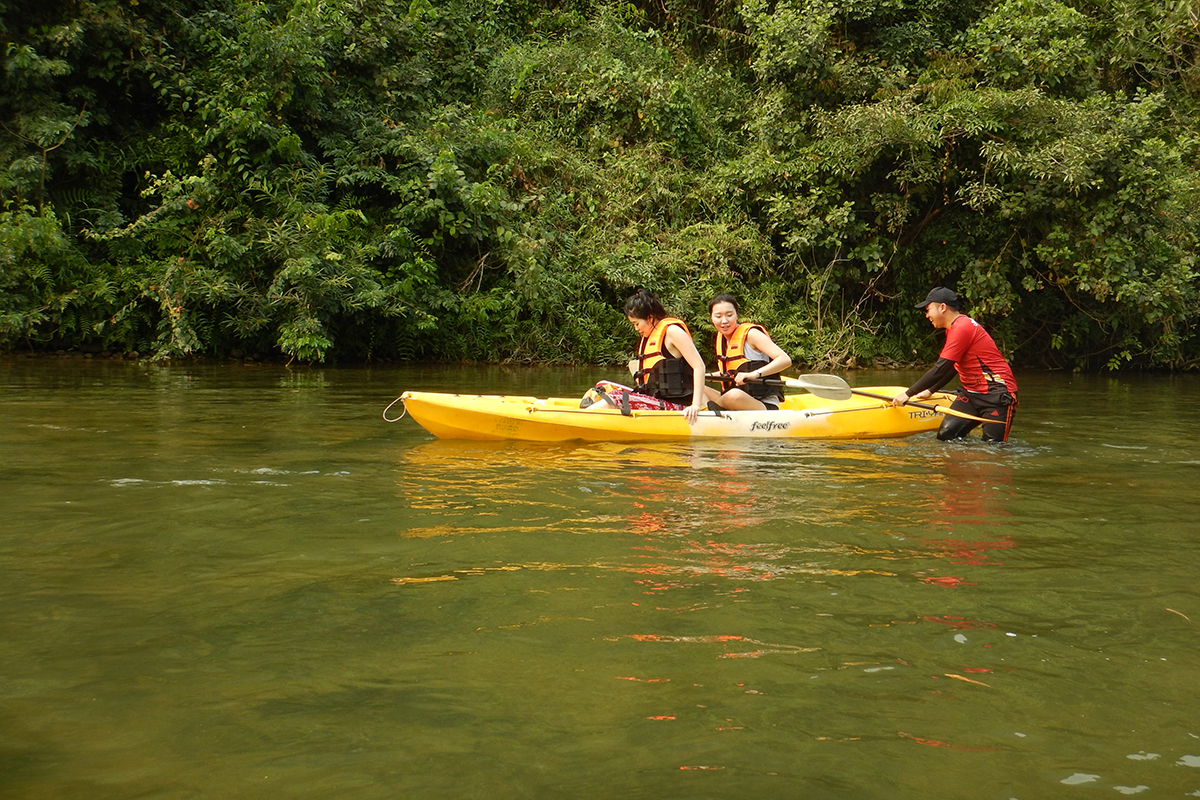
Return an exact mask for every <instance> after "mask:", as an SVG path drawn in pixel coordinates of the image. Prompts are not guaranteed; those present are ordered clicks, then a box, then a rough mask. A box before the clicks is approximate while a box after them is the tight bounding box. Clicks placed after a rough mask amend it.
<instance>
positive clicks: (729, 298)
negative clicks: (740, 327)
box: [708, 294, 742, 314]
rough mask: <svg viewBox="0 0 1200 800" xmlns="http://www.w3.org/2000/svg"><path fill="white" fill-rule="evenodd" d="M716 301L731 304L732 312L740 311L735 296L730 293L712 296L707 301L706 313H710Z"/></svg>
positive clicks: (738, 312)
mask: <svg viewBox="0 0 1200 800" xmlns="http://www.w3.org/2000/svg"><path fill="white" fill-rule="evenodd" d="M717 303H729V305H731V306H733V313H735V314H741V313H742V310H741V309H740V308H738V301H737V298H736V297H734V296H733V295H731V294H719V295H717V296H716V297H714V298H713V299H712V300H709V301H708V313H709V314H711V313H712V310H713V306H715V305H716V304H717Z"/></svg>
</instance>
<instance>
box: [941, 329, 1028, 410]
mask: <svg viewBox="0 0 1200 800" xmlns="http://www.w3.org/2000/svg"><path fill="white" fill-rule="evenodd" d="M942 358H944V359H946V360H947V361H953V362H954V369H956V370H957V371H958V379H959V380H960V381H962V385H963V388H964V389H967V390H968V391H972V392H980V393H987V391H988V389H989V388H990V387H989V383H990V384H991V387H998V386H1000V385H1002V386H1003V388H1005V389H1007V390H1008V391H1009V392H1016V391H1017V381H1016V379H1014V378H1013V374H1012V368H1011V367H1009V366H1008V362H1007V361H1005V360H1004V356H1002V355H1000V350H999V349H998V348H997V347H996V343H995V342H994V341H992V337H991V336H989V335H988V332H987V331H985V330H984V329H983V326H982V325H980V324H979V323H978V322H976V321H975V320H973V319H971V318H970V317H968V316H966V315H964V314H960V315H959V316H958V318H956V319H955V320H954V322H952V323H950V328H949V330H947V331H946V344H945V346H944V347H942Z"/></svg>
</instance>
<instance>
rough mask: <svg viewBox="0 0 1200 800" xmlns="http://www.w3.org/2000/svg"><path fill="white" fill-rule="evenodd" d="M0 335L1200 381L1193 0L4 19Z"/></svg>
mask: <svg viewBox="0 0 1200 800" xmlns="http://www.w3.org/2000/svg"><path fill="white" fill-rule="evenodd" d="M0 40H2V43H3V47H4V50H3V52H4V72H3V75H2V76H0V81H3V87H2V90H0V121H2V122H3V125H2V126H0V291H2V294H0V346H3V347H5V348H9V349H33V350H39V349H41V350H45V349H60V348H66V349H72V348H78V347H93V348H96V347H100V348H103V349H105V350H111V351H115V352H128V351H134V350H136V351H139V352H142V353H154V354H156V355H158V356H160V357H165V358H169V357H181V356H189V355H212V356H223V355H227V354H229V353H231V352H248V353H258V354H263V355H270V354H277V355H279V356H281V357H284V358H295V359H299V360H303V361H321V360H330V359H343V360H361V359H372V358H390V359H418V358H421V359H430V358H431V359H477V360H488V361H497V360H524V361H546V362H554V361H576V362H591V363H599V362H616V361H620V360H623V359H624V358H625V357H627V354H628V351H629V349H630V347H631V344H632V342H633V334H632V332H631V331H630V330H629V328H628V325H626V324H625V322H624V319H623V317H622V315H621V313H620V308H621V302H622V300H623V299H624V297H625V296H626V295H627V294H629V293H630V292H631V291H632V290H633V289H634V288H636V287H639V286H645V287H648V288H650V289H652V290H654V291H656V292H658V293H659V294H660V296H661V297H662V298H663V299H664V302H665V303H666V305H667V307H668V308H669V309H670V310H671V311H673V312H674V313H676V314H679V315H681V316H683V317H685V318H686V319H687V320H688V321H689V322H691V323H694V324H693V331H694V332H696V333H697V335H698V338H701V339H706V338H707V336H708V334H707V333H701V332H702V331H703V332H706V331H708V330H709V326H708V324H707V322H706V314H705V305H706V303H707V300H708V298H710V297H711V296H712V295H713V294H715V293H717V292H722V291H733V292H734V293H736V294H738V295H739V296H740V297H742V298H743V306H744V308H743V315H744V316H747V317H749V318H753V319H754V320H755V321H759V322H762V323H763V324H765V325H766V326H767V328H768V330H770V331H771V334H772V336H773V338H774V339H775V340H776V341H777V342H779V343H780V344H781V345H783V346H784V347H785V348H786V349H788V351H789V352H790V353H791V354H792V355H793V358H794V359H795V360H796V361H797V362H798V363H802V364H806V365H811V366H821V367H833V366H847V365H852V364H854V363H858V364H864V365H865V364H890V363H906V362H912V361H924V360H927V359H929V358H931V357H932V356H933V355H934V354H935V353H936V347H937V339H935V338H934V336H933V334H932V331H931V329H930V327H929V325H928V323H927V322H926V321H925V320H924V318H923V317H922V316H921V314H920V312H918V311H916V310H914V309H913V308H912V306H913V304H914V303H915V302H916V301H917V300H919V299H921V298H922V297H924V295H925V293H926V291H927V290H928V289H929V288H930V287H931V286H933V285H939V284H944V285H950V286H954V287H956V288H957V289H958V291H959V293H960V295H962V296H963V297H964V298H965V299H966V301H967V303H968V307H967V311H968V312H969V313H971V314H972V316H975V317H977V318H978V319H980V320H981V321H983V322H984V323H985V324H986V325H987V326H988V327H989V329H990V330H991V331H992V332H993V334H994V335H995V336H996V338H997V339H998V341H999V342H1000V343H1001V345H1002V347H1003V349H1004V350H1005V351H1006V352H1007V353H1008V354H1010V355H1011V357H1012V359H1013V361H1014V363H1015V364H1016V365H1018V366H1023V367H1027V368H1068V369H1084V370H1091V369H1103V368H1108V369H1117V368H1170V369H1191V368H1195V367H1197V366H1200V339H1198V338H1197V336H1196V334H1195V333H1194V331H1195V329H1196V327H1197V326H1196V322H1197V317H1200V291H1198V285H1197V276H1196V270H1197V264H1196V254H1197V252H1198V250H1200V247H1198V245H1200V11H1197V8H1196V6H1195V4H1194V3H1193V2H1190V0H1151V1H1150V2H1146V1H1145V0H1062V1H1060V0H1000V1H999V2H997V0H986V1H984V0H954V1H953V2H952V1H951V0H906V2H899V0H702V2H698V3H687V2H683V0H655V2H645V1H642V2H631V3H610V4H604V3H599V2H591V1H590V0H561V2H553V1H551V2H545V3H538V2H533V0H411V2H410V1H409V0H344V1H341V2H336V3H329V2H324V1H323V0H295V1H294V2H276V1H275V0H255V1H254V2H251V0H209V1H208V2H200V0H159V2H154V3H149V2H143V3H139V2H138V0H74V2H71V3H35V2H32V0H0Z"/></svg>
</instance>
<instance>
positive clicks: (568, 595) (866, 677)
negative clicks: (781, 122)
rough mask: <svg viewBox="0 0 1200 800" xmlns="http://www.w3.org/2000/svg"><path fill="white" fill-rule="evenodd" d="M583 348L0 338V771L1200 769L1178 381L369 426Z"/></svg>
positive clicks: (184, 775) (468, 773)
mask: <svg viewBox="0 0 1200 800" xmlns="http://www.w3.org/2000/svg"><path fill="white" fill-rule="evenodd" d="M481 372H482V374H480V373H481ZM595 377H596V376H595V375H594V374H590V373H587V372H586V371H582V370H581V371H576V372H573V371H570V370H555V371H549V370H546V371H541V370H516V369H510V368H489V369H486V370H482V371H476V370H469V371H468V370H458V369H443V368H431V367H414V368H404V369H389V370H351V369H347V370H324V371H298V372H288V371H286V370H281V369H277V368H271V367H260V368H254V369H244V368H242V367H241V366H238V367H235V368H229V367H195V368H178V367H177V368H170V369H163V368H146V367H145V366H141V367H134V366H131V365H106V364H88V365H78V364H75V365H64V364H62V363H61V362H43V363H33V364H27V363H23V362H9V363H6V364H5V365H4V372H3V373H2V378H0V380H2V381H3V394H2V395H0V403H2V404H3V414H4V419H5V420H6V424H5V426H4V427H3V429H2V433H0V437H2V438H0V443H2V447H3V452H4V454H5V457H4V459H3V460H2V462H0V480H3V482H4V487H5V499H6V501H7V504H8V505H9V506H10V507H11V509H10V511H9V513H8V514H7V515H6V520H5V525H4V528H3V536H0V556H2V557H3V559H4V563H5V565H6V567H5V573H6V578H5V580H4V581H3V582H0V603H2V604H3V606H2V609H3V614H0V637H2V639H0V640H2V641H3V642H4V643H5V647H4V648H0V704H2V705H0V708H2V710H3V713H4V716H5V718H6V720H7V721H8V722H7V726H6V728H5V732H4V735H3V737H0V789H2V790H3V796H5V797H14V798H42V797H65V796H69V797H85V798H91V797H97V798H107V797H113V798H117V797H120V798H125V797H130V796H136V795H151V796H157V797H196V796H221V797H225V796H230V797H240V796H244V797H257V796H261V795H263V794H266V793H280V792H282V793H285V794H287V795H288V796H301V797H306V796H312V797H322V798H324V797H328V796H331V795H337V796H349V797H355V798H359V797H361V798H374V797H381V798H382V797H388V798H390V797H396V796H419V797H447V798H475V797H489V798H506V797H522V798H525V797H538V798H540V797H545V798H560V797H571V796H583V795H587V796H617V797H630V798H638V797H646V798H651V797H655V798H657V797H729V798H741V797H744V796H747V795H749V794H751V793H756V792H768V793H770V794H771V795H773V796H782V797H805V798H811V797H818V798H862V797H885V796H886V797H912V798H926V797H928V796H929V794H930V791H931V790H930V787H931V786H935V787H936V790H935V791H936V793H938V794H940V795H945V796H949V797H998V798H1007V797H1018V798H1038V797H1066V796H1072V795H1074V794H1075V793H1077V792H1081V791H1089V790H1091V789H1097V788H1098V789H1101V790H1104V791H1109V792H1114V791H1115V792H1117V793H1122V794H1133V793H1137V794H1142V793H1144V795H1145V796H1147V797H1149V796H1181V795H1186V794H1188V793H1191V792H1195V791H1197V790H1200V768H1198V765H1200V728H1198V727H1197V724H1196V722H1195V720H1196V719H1200V714H1197V711H1198V708H1197V702H1196V700H1195V699H1194V695H1195V688H1194V687H1195V686H1196V683H1197V679H1198V678H1200V674H1198V672H1200V663H1198V661H1197V658H1196V649H1195V641H1196V633H1197V628H1196V625H1197V624H1200V594H1198V592H1197V590H1196V588H1195V575H1196V573H1197V562H1198V555H1200V554H1198V550H1200V544H1197V537H1196V535H1195V532H1196V527H1195V522H1194V518H1195V516H1196V504H1195V501H1194V500H1193V496H1194V495H1193V491H1194V490H1193V488H1192V487H1193V486H1194V484H1195V482H1196V479H1197V477H1198V474H1200V473H1197V470H1198V469H1200V447H1198V446H1197V445H1196V444H1195V437H1194V435H1193V431H1194V427H1195V426H1194V424H1193V422H1194V420H1195V418H1196V416H1197V411H1198V410H1200V386H1198V385H1197V384H1196V383H1195V382H1194V381H1189V380H1185V379H1181V378H1176V377H1171V378H1133V379H1120V380H1117V379H1113V380H1109V379H1095V378H1092V379H1089V378H1079V377H1077V376H1037V375H1031V376H1023V377H1022V387H1023V389H1024V390H1025V392H1024V393H1025V394H1028V395H1029V399H1027V400H1026V401H1025V402H1024V403H1023V406H1025V407H1024V408H1023V409H1022V419H1021V421H1020V425H1019V427H1018V429H1017V431H1016V433H1017V437H1018V438H1017V440H1016V441H1015V442H1014V443H1013V445H1012V446H1010V447H1006V448H993V447H984V446H982V445H980V444H979V443H978V442H968V443H958V444H942V443H938V442H936V441H935V440H934V439H933V438H932V437H931V436H918V437H912V438H910V439H905V440H899V441H893V440H886V441H879V442H839V443H833V444H827V443H820V442H791V443H776V442H769V441H762V440H739V441H736V442H733V441H730V442H720V441H706V442H703V443H699V444H691V443H662V444H654V445H647V446H631V445H627V444H623V445H614V444H603V443H597V444H570V443H568V444H532V443H512V442H453V441H438V440H433V439H431V438H430V437H429V436H428V435H426V434H425V433H424V432H423V431H421V430H420V429H419V428H417V427H416V426H415V425H413V424H411V421H409V420H404V421H402V422H400V423H397V424H395V425H387V424H386V423H383V422H382V421H380V420H379V417H378V412H379V410H380V409H381V408H382V407H383V406H385V405H386V404H387V402H389V401H390V400H391V399H392V398H393V397H395V396H396V395H397V394H398V393H399V391H400V390H402V389H405V388H427V389H463V390H475V389H478V386H479V383H478V382H482V383H483V384H484V385H486V386H487V388H488V390H489V391H504V392H509V393H514V394H541V395H546V394H573V393H577V391H576V390H577V389H578V387H579V386H586V385H590V382H591V381H593V380H594V379H595ZM851 377H853V378H855V379H858V380H859V382H860V383H868V382H871V383H904V382H905V380H906V378H907V377H909V376H903V375H901V376H897V375H894V374H891V373H889V374H884V375H879V376H866V377H863V378H859V376H851Z"/></svg>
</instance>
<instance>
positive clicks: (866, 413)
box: [400, 386, 949, 442]
mask: <svg viewBox="0 0 1200 800" xmlns="http://www.w3.org/2000/svg"><path fill="white" fill-rule="evenodd" d="M869 389H870V390H871V391H873V392H876V393H878V394H883V395H886V396H888V397H891V396H892V395H895V394H897V393H899V392H901V391H903V390H904V387H903V386H873V387H869ZM400 400H402V401H403V402H404V407H405V409H406V411H407V413H409V414H411V415H412V418H413V419H414V420H416V421H417V423H418V424H420V425H421V427H423V428H425V430H427V431H429V432H430V433H432V434H433V435H434V436H439V437H441V438H443V439H523V440H526V441H535V442H558V441H567V440H570V439H584V440H588V441H612V442H645V441H650V440H654V439H689V438H719V437H754V438H767V439H770V438H775V439H789V438H796V439H877V438H886V437H897V436H910V435H912V434H914V433H922V432H925V431H935V430H937V428H938V426H939V425H940V424H941V419H942V418H941V415H940V414H938V413H936V412H934V411H928V410H924V409H919V408H912V407H908V406H906V407H903V408H892V407H891V406H890V405H889V404H887V403H885V402H882V401H880V400H876V399H872V398H867V397H859V396H855V397H852V398H851V399H849V400H840V401H839V400H824V399H821V398H819V397H816V396H815V395H811V394H798V395H792V396H790V397H788V398H786V399H785V400H784V403H783V405H782V406H781V407H780V409H779V410H778V411H723V412H721V413H719V414H717V413H714V412H712V411H704V412H701V414H700V418H699V419H698V420H697V421H696V424H695V425H688V423H687V420H686V419H684V416H683V413H682V412H679V411H630V412H629V413H628V414H622V413H621V411H620V410H618V409H615V408H614V409H603V410H592V409H582V408H580V407H579V400H578V399H574V398H563V397H550V398H543V399H538V398H533V397H515V396H501V395H466V394H442V393H437V392H405V393H404V394H402V395H401V396H400ZM948 400H949V398H948V397H947V401H948Z"/></svg>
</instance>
